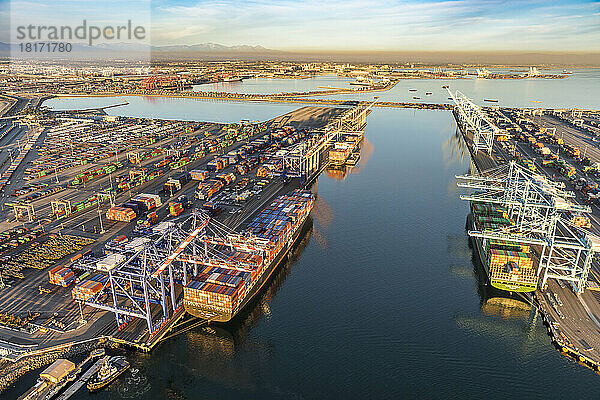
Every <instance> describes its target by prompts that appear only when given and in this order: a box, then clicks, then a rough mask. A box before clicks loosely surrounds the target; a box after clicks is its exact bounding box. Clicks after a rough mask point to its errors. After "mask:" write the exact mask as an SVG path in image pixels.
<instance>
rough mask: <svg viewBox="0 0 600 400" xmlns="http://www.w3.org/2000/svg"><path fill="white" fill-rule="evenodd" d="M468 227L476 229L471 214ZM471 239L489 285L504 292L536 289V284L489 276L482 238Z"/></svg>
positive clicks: (522, 291) (526, 291)
mask: <svg viewBox="0 0 600 400" xmlns="http://www.w3.org/2000/svg"><path fill="white" fill-rule="evenodd" d="M469 228H470V229H471V230H477V228H476V227H475V220H474V218H473V215H472V214H469ZM471 240H472V241H473V242H474V243H475V247H476V251H477V256H478V257H479V261H481V265H483V268H484V270H485V275H486V276H487V279H488V281H489V283H490V285H492V287H494V288H496V289H498V290H503V291H505V292H516V293H529V292H533V291H535V290H536V289H537V284H536V285H531V284H527V283H516V282H515V283H511V282H508V281H500V280H496V279H494V278H492V277H491V276H490V268H489V264H488V260H487V257H486V256H485V252H484V250H483V243H482V240H483V239H481V238H478V237H472V238H471Z"/></svg>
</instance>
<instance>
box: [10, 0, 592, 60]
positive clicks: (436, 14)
mask: <svg viewBox="0 0 600 400" xmlns="http://www.w3.org/2000/svg"><path fill="white" fill-rule="evenodd" d="M0 1H1V0H0ZM14 3H17V6H16V7H17V11H18V13H19V14H22V15H27V12H29V13H32V14H33V15H37V16H38V17H39V18H42V19H44V18H45V19H53V18H61V15H59V14H60V13H58V12H57V11H56V9H57V4H58V5H59V6H58V8H60V7H67V8H69V7H72V13H73V14H74V15H85V13H86V12H87V13H88V14H89V13H90V12H91V10H93V9H94V7H100V5H99V4H102V5H104V6H102V7H104V8H102V9H103V10H107V11H106V12H108V15H107V18H108V19H110V18H114V10H115V9H117V8H118V9H119V11H120V13H121V12H131V13H133V14H135V11H134V9H135V7H139V6H140V4H142V5H148V4H149V0H145V1H133V2H122V1H117V0H108V1H105V2H98V1H97V0H84V1H81V0H78V1H75V0H57V1H56V2H53V3H52V6H51V7H50V6H49V5H48V4H49V3H46V2H41V1H40V2H35V1H32V0H23V1H19V0H15V1H14ZM152 40H153V42H154V44H155V45H170V44H197V43H205V42H213V43H221V44H224V45H237V44H251V45H255V44H260V45H263V46H265V47H268V48H273V49H282V50H290V49H305V50H306V49H308V50H328V49H331V50H588V51H599V50H600V2H590V1H585V0H563V1H554V2H548V1H542V0H531V1H524V0H422V1H419V0H395V1H389V0H371V1H367V0H328V1H323V0H300V1H292V0H249V1H233V0H207V1H198V0H154V1H153V2H152Z"/></svg>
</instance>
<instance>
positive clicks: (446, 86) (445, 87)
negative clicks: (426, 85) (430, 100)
mask: <svg viewBox="0 0 600 400" xmlns="http://www.w3.org/2000/svg"><path fill="white" fill-rule="evenodd" d="M449 87H450V86H448V85H444V86H442V89H448V88H449Z"/></svg>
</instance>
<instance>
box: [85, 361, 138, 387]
mask: <svg viewBox="0 0 600 400" xmlns="http://www.w3.org/2000/svg"><path fill="white" fill-rule="evenodd" d="M128 369H129V363H127V364H126V365H124V366H123V367H121V369H119V370H118V371H117V372H116V373H115V374H113V375H111V376H110V377H109V378H107V379H105V380H103V381H90V382H88V384H87V388H88V390H89V391H90V392H97V391H99V390H102V389H103V388H105V387H106V386H108V385H110V384H111V383H112V382H113V381H114V380H115V379H117V378H118V377H119V376H121V375H122V374H123V372H125V371H127V370H128Z"/></svg>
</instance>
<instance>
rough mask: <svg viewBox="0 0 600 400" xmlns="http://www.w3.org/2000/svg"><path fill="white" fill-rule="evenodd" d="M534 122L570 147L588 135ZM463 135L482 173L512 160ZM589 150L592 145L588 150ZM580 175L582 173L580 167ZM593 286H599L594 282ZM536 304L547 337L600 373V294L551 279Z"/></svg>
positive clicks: (597, 217)
mask: <svg viewBox="0 0 600 400" xmlns="http://www.w3.org/2000/svg"><path fill="white" fill-rule="evenodd" d="M534 121H535V122H536V123H540V122H541V124H542V126H547V127H551V126H554V127H556V128H557V136H559V137H563V139H564V141H565V143H567V144H572V145H575V146H578V147H581V146H582V143H585V142H586V140H585V135H584V134H582V132H581V131H579V130H578V129H575V128H573V127H570V126H568V125H565V124H563V123H560V122H557V120H556V119H554V118H553V117H551V116H544V117H542V118H540V117H539V116H538V117H536V119H535V120H534ZM459 125H460V124H459ZM461 132H462V134H463V137H464V138H465V143H466V144H467V147H468V148H469V151H470V153H471V158H472V160H473V162H474V164H475V165H476V167H477V169H478V170H479V172H482V171H485V170H487V169H490V168H494V167H496V166H498V165H501V164H503V163H506V162H508V161H510V160H511V159H512V156H511V155H510V154H508V153H507V152H505V151H503V150H501V149H500V148H499V147H496V145H495V146H494V151H493V152H492V155H491V156H489V155H487V154H486V153H483V152H478V153H477V154H474V152H473V148H472V136H471V135H470V134H466V133H465V131H464V129H461ZM515 148H516V149H517V151H518V152H519V153H520V154H521V155H522V156H524V157H525V158H528V159H535V160H536V161H535V165H536V167H537V169H538V173H541V174H545V175H546V176H548V177H550V178H553V179H555V180H558V181H562V182H564V183H565V185H566V186H567V190H572V191H574V192H575V193H576V194H577V200H578V201H579V202H580V203H583V201H584V198H583V196H582V195H581V193H578V192H576V191H575V189H574V187H573V185H572V184H571V183H570V182H569V180H568V179H566V178H563V177H562V176H558V177H557V176H556V173H555V172H554V171H553V170H551V169H549V168H546V167H544V166H543V165H542V163H541V160H540V157H539V155H538V154H536V153H535V152H534V151H533V150H532V149H531V148H530V147H529V146H528V145H527V144H525V143H518V142H517V143H515ZM590 149H591V146H590V148H589V149H588V151H590ZM588 155H589V156H590V157H594V158H595V157H596V156H597V155H598V156H600V151H598V149H597V148H594V150H593V151H590V153H589V154H588ZM598 160H600V158H599V159H598ZM578 174H581V171H580V170H579V168H578ZM592 211H593V213H592V214H591V215H590V217H591V218H590V219H591V221H592V231H594V232H600V208H599V207H597V206H594V207H592ZM591 275H592V276H591V277H590V280H592V279H594V276H599V277H600V266H599V265H598V263H597V262H595V263H594V264H593V266H592V274H591ZM596 279H597V278H596ZM590 286H598V285H597V283H594V284H592V285H590ZM533 305H534V306H536V307H538V309H539V311H540V313H541V314H542V318H543V320H544V324H545V325H546V326H547V327H548V334H549V335H550V337H551V340H552V342H553V343H554V345H555V346H556V347H557V349H559V350H560V351H561V352H563V353H564V354H568V355H570V356H571V357H573V358H574V359H576V360H577V361H578V362H579V363H581V364H583V365H586V366H588V367H590V368H592V369H594V370H597V371H600V292H598V291H595V290H590V289H589V288H588V289H587V290H586V291H585V292H584V293H583V294H582V295H577V294H575V293H574V292H573V290H572V289H571V288H570V286H569V285H566V284H564V283H562V282H558V281H556V280H554V279H549V280H548V288H547V289H546V290H544V291H542V290H540V289H538V290H536V291H535V292H534V294H533Z"/></svg>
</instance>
